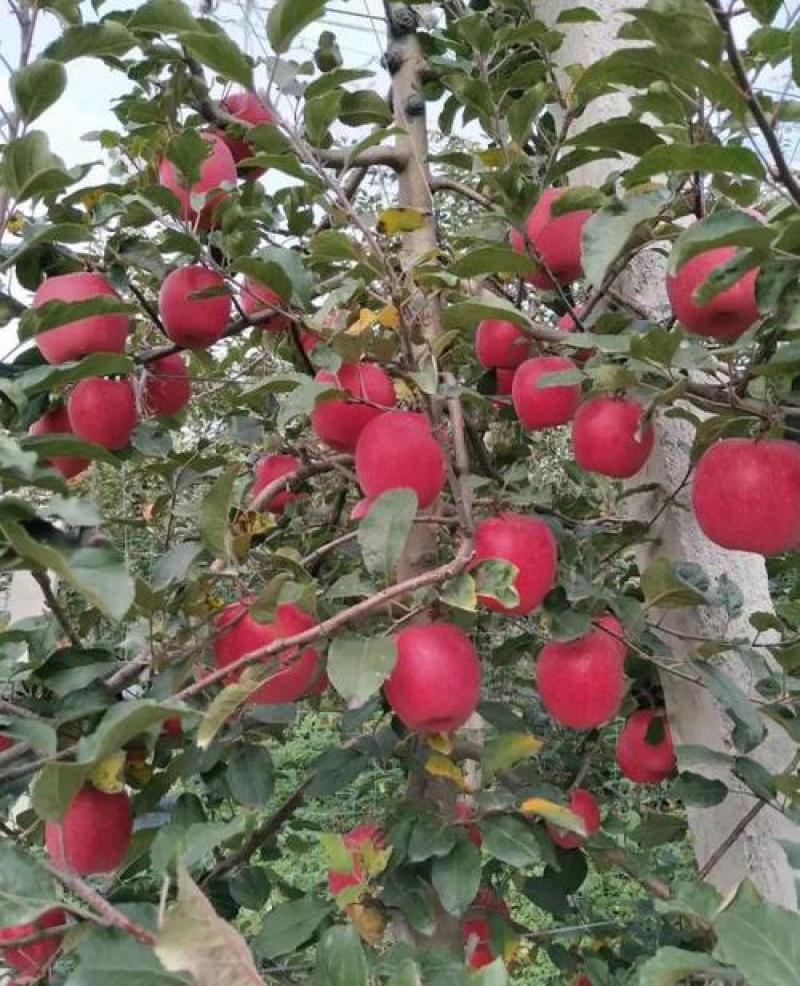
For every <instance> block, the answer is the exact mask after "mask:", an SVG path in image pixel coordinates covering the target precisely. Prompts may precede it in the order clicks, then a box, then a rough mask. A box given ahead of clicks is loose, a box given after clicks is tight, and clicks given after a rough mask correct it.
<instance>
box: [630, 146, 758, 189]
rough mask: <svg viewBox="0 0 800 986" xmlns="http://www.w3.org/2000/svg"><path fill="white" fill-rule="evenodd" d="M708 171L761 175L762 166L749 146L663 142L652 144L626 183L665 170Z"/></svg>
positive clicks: (640, 179)
mask: <svg viewBox="0 0 800 986" xmlns="http://www.w3.org/2000/svg"><path fill="white" fill-rule="evenodd" d="M684 171H701V172H702V171H707V172H710V173H712V174H729V175H736V176H737V177H748V178H763V177H764V166H763V164H762V163H761V161H760V160H759V158H758V155H757V154H756V153H755V151H751V150H750V148H749V147H734V146H733V145H730V144H728V145H722V144H665V145H663V146H659V147H653V148H652V149H651V150H649V151H647V152H646V153H645V154H643V155H642V157H641V158H640V159H639V161H638V162H637V164H636V165H634V167H633V168H631V170H630V171H629V172H628V173H627V175H626V176H625V184H626V185H628V186H631V185H638V184H639V183H640V182H643V181H645V180H646V179H648V178H651V177H652V176H653V175H660V174H662V173H664V172H666V173H668V174H672V173H675V172H684Z"/></svg>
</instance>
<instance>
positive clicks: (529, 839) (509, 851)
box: [479, 815, 542, 869]
mask: <svg viewBox="0 0 800 986" xmlns="http://www.w3.org/2000/svg"><path fill="white" fill-rule="evenodd" d="M479 827H480V831H481V835H482V836H483V848H484V849H485V850H486V852H488V853H489V855H490V856H494V857H495V859H499V860H502V862H504V863H508V864H509V865H511V866H516V867H519V868H520V869H528V868H529V867H531V866H535V865H536V864H537V863H541V861H542V854H541V850H540V849H539V843H538V841H537V839H536V835H535V834H534V832H533V829H532V828H531V827H530V825H528V824H527V822H524V821H523V820H522V819H521V818H517V816H516V815H490V816H489V817H488V818H485V819H484V820H483V821H482V822H481V823H480V826H479Z"/></svg>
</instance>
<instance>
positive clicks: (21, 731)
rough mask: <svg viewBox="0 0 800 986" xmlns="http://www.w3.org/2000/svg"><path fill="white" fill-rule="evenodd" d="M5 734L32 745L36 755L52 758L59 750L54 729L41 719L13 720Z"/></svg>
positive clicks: (4, 729) (4, 728) (4, 730)
mask: <svg viewBox="0 0 800 986" xmlns="http://www.w3.org/2000/svg"><path fill="white" fill-rule="evenodd" d="M3 732H4V733H6V734H7V735H9V736H13V737H14V739H18V740H22V741H23V742H25V743H30V745H31V746H32V747H33V749H34V750H35V751H36V753H39V754H41V755H43V756H46V757H51V756H52V755H53V754H54V753H55V752H56V750H57V749H58V738H57V736H56V731H55V729H53V727H52V726H51V725H50V724H49V723H46V722H42V720H41V719H21V718H20V719H12V720H11V723H10V724H9V725H8V726H4V727H3Z"/></svg>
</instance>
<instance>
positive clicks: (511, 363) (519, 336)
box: [475, 318, 531, 370]
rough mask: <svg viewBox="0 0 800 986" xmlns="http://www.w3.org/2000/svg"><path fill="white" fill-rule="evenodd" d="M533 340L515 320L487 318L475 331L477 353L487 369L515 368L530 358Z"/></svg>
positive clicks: (482, 364)
mask: <svg viewBox="0 0 800 986" xmlns="http://www.w3.org/2000/svg"><path fill="white" fill-rule="evenodd" d="M530 351H531V340H530V338H529V336H528V335H526V333H525V332H523V330H522V329H521V328H520V327H519V326H518V325H514V323H513V322H504V321H502V320H501V319H499V318H487V319H486V320H485V321H483V322H481V324H480V325H479V326H478V331H477V332H476V333H475V353H476V355H477V357H478V362H479V363H480V364H481V366H485V367H486V368H487V370H494V369H503V370H513V369H515V368H516V367H518V366H519V365H520V363H522V362H524V361H525V360H526V359H527V358H528V354H529V353H530Z"/></svg>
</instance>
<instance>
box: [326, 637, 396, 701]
mask: <svg viewBox="0 0 800 986" xmlns="http://www.w3.org/2000/svg"><path fill="white" fill-rule="evenodd" d="M396 660H397V645H396V644H395V642H394V640H393V639H392V638H391V637H355V636H339V637H336V638H335V639H334V640H333V642H332V643H331V646H330V648H329V650H328V676H329V678H330V680H331V684H332V685H333V687H334V688H335V689H336V691H337V692H338V693H339V694H340V695H341V696H342V698H343V699H345V700H346V701H348V702H351V701H357V702H359V703H361V702H364V701H366V699H368V698H369V697H370V696H371V695H374V694H375V693H376V692H377V691H378V689H379V688H380V687H381V685H382V684H383V683H384V681H385V680H386V679H387V678H388V677H389V675H390V674H391V673H392V669H393V668H394V665H395V661H396Z"/></svg>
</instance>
